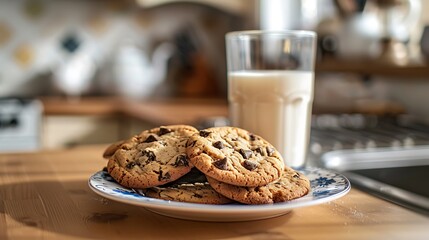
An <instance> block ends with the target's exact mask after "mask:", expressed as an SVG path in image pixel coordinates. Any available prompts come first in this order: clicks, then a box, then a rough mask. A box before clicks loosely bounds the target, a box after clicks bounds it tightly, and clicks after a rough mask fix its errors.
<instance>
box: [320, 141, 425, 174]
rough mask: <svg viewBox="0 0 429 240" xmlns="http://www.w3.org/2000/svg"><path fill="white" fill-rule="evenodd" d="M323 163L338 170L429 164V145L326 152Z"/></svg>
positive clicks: (322, 159)
mask: <svg viewBox="0 0 429 240" xmlns="http://www.w3.org/2000/svg"><path fill="white" fill-rule="evenodd" d="M321 161H322V165H323V166H324V167H327V168H331V169H336V170H338V171H348V170H355V169H374V168H391V167H408V166H425V165H429V146H427V145H426V146H417V147H412V148H404V149H390V148H381V149H373V150H370V151H368V150H339V151H332V152H328V153H326V154H324V155H323V156H322V158H321Z"/></svg>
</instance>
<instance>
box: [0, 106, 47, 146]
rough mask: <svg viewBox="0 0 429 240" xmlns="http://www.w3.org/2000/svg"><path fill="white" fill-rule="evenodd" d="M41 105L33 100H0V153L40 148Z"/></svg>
mask: <svg viewBox="0 0 429 240" xmlns="http://www.w3.org/2000/svg"><path fill="white" fill-rule="evenodd" d="M42 109H43V108H42V104H41V102H40V101H38V100H34V99H19V98H2V99H0V152H16V151H33V150H37V149H39V148H40V147H41V139H40V137H41V124H42V111H43V110H42Z"/></svg>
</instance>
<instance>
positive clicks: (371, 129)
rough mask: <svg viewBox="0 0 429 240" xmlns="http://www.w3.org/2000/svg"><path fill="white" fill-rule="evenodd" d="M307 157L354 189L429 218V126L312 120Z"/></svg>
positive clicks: (407, 121)
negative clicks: (337, 173) (331, 170)
mask: <svg viewBox="0 0 429 240" xmlns="http://www.w3.org/2000/svg"><path fill="white" fill-rule="evenodd" d="M309 159H310V161H309V164H310V165H311V164H313V165H317V166H322V167H326V168H329V169H334V170H337V171H340V172H342V173H343V174H344V175H345V176H347V177H348V178H349V180H350V181H351V182H352V184H353V185H354V186H357V187H359V188H362V189H364V190H366V191H368V192H370V193H373V194H375V195H377V196H380V197H382V198H385V199H387V200H389V201H392V202H395V203H397V204H399V205H402V206H405V207H408V208H410V209H413V210H416V211H417V212H419V213H423V214H428V215H429V191H428V190H426V189H429V188H428V187H427V186H426V184H427V180H426V179H427V176H428V174H429V126H428V125H427V124H426V123H425V122H422V121H421V120H419V119H417V118H414V117H412V116H406V115H404V116H397V117H377V116H366V115H359V114H351V115H350V114H343V115H319V116H314V117H313V124H312V137H311V142H310V147H309Z"/></svg>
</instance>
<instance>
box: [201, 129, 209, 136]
mask: <svg viewBox="0 0 429 240" xmlns="http://www.w3.org/2000/svg"><path fill="white" fill-rule="evenodd" d="M210 133H211V132H208V131H204V130H201V131H200V136H201V137H208V136H209V135H210Z"/></svg>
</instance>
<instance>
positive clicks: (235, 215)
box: [88, 168, 351, 221]
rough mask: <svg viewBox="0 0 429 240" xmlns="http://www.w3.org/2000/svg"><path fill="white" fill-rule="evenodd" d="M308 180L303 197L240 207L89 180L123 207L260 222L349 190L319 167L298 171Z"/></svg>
mask: <svg viewBox="0 0 429 240" xmlns="http://www.w3.org/2000/svg"><path fill="white" fill-rule="evenodd" d="M298 171H299V172H301V173H303V174H304V175H305V176H307V177H308V178H309V179H310V184H311V191H310V192H309V193H308V194H307V195H306V196H304V197H301V198H298V199H295V200H292V201H288V202H283V203H275V204H264V205H244V204H239V203H234V204H226V205H211V204H196V203H183V202H175V201H166V200H161V199H154V198H148V197H145V196H143V195H140V194H138V193H137V191H134V190H132V189H129V188H125V187H122V186H121V185H119V184H118V183H116V182H115V180H114V179H113V178H112V177H111V176H110V175H109V174H108V173H107V172H104V171H99V172H97V173H95V174H94V175H92V176H91V177H90V178H89V181H88V183H89V186H90V187H91V189H92V190H93V191H94V192H95V193H97V194H99V195H101V196H103V197H105V198H108V199H111V200H115V201H119V202H123V203H126V204H131V205H137V206H143V207H145V208H146V209H148V210H151V211H153V212H157V213H160V214H163V215H167V216H173V217H178V218H184V219H192V220H201V219H202V218H203V219H202V220H207V221H223V220H225V219H226V221H241V220H255V219H263V218H268V217H273V216H278V215H281V214H285V213H287V212H288V211H290V210H292V209H294V208H298V207H306V206H312V205H317V204H321V203H325V202H329V201H332V200H335V199H337V198H340V197H342V196H344V195H345V194H346V193H347V192H348V191H349V190H350V187H351V186H350V182H349V181H348V180H347V178H346V177H344V176H343V175H341V174H339V173H336V172H333V171H330V170H326V169H321V168H304V169H299V170H298Z"/></svg>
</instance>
